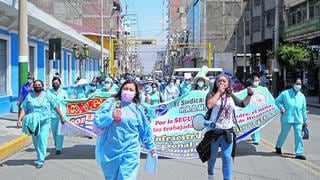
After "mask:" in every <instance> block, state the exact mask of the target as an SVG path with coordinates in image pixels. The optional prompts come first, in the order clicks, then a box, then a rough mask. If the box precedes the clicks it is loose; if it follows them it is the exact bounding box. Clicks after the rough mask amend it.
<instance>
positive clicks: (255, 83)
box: [252, 81, 260, 87]
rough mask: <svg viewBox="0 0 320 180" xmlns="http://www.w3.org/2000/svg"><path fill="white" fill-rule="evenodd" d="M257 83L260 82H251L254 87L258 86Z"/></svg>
mask: <svg viewBox="0 0 320 180" xmlns="http://www.w3.org/2000/svg"><path fill="white" fill-rule="evenodd" d="M259 84H260V81H253V83H252V85H253V86H255V87H257V86H259Z"/></svg>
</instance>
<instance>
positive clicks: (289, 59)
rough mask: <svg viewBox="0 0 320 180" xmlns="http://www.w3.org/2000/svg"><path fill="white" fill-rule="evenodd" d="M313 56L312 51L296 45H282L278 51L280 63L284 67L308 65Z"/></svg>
mask: <svg viewBox="0 0 320 180" xmlns="http://www.w3.org/2000/svg"><path fill="white" fill-rule="evenodd" d="M310 56H311V53H310V51H309V50H308V49H307V48H305V47H303V46H301V45H296V44H285V45H281V46H280V47H279V50H278V57H279V63H280V64H281V65H283V66H291V67H294V66H297V65H300V64H301V65H302V66H304V65H306V64H307V62H308V60H309V58H310Z"/></svg>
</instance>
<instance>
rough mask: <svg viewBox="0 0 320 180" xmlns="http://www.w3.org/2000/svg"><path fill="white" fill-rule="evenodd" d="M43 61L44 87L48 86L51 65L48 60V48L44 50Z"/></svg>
mask: <svg viewBox="0 0 320 180" xmlns="http://www.w3.org/2000/svg"><path fill="white" fill-rule="evenodd" d="M44 58H45V63H46V74H45V86H46V88H49V87H50V77H51V75H50V70H51V68H52V66H51V65H50V60H49V50H45V57H44Z"/></svg>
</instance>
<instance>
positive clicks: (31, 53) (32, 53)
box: [29, 46, 37, 79]
mask: <svg viewBox="0 0 320 180" xmlns="http://www.w3.org/2000/svg"><path fill="white" fill-rule="evenodd" d="M35 61H36V60H35V48H34V46H29V73H30V74H32V75H33V77H34V78H35V79H37V77H36V74H35V69H34V66H35Z"/></svg>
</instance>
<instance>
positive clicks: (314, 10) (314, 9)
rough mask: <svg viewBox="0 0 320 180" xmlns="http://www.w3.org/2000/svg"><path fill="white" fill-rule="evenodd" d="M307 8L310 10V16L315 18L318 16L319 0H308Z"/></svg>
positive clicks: (319, 13) (319, 10)
mask: <svg viewBox="0 0 320 180" xmlns="http://www.w3.org/2000/svg"><path fill="white" fill-rule="evenodd" d="M309 10H310V11H309V14H310V15H309V16H310V18H315V17H318V16H320V2H319V1H313V2H310V7H309Z"/></svg>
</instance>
